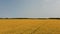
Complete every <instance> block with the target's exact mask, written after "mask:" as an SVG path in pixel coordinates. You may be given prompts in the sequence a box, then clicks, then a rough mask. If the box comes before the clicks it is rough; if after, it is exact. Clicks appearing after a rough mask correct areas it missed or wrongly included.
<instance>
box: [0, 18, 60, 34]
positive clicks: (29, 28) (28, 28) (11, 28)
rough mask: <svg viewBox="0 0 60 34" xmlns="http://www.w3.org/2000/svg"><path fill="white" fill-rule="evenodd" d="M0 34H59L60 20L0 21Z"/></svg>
mask: <svg viewBox="0 0 60 34" xmlns="http://www.w3.org/2000/svg"><path fill="white" fill-rule="evenodd" d="M0 34H60V20H31V19H0Z"/></svg>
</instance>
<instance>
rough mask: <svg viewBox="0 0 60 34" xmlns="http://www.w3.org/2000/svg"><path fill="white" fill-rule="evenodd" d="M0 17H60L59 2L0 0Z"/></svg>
mask: <svg viewBox="0 0 60 34" xmlns="http://www.w3.org/2000/svg"><path fill="white" fill-rule="evenodd" d="M0 17H9V18H10V17H12V18H13V17H17V18H18V17H28V18H40V17H60V0H0Z"/></svg>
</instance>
